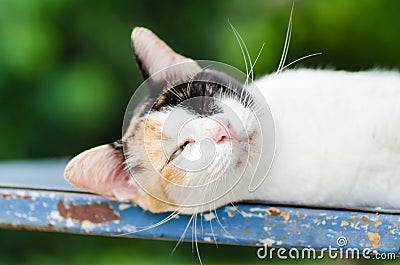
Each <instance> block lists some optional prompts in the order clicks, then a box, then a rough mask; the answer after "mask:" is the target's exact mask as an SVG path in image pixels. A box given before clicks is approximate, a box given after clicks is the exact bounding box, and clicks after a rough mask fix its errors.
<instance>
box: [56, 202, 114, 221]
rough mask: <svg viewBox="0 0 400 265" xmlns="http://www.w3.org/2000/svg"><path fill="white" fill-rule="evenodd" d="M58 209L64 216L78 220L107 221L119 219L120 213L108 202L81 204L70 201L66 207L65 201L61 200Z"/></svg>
mask: <svg viewBox="0 0 400 265" xmlns="http://www.w3.org/2000/svg"><path fill="white" fill-rule="evenodd" d="M57 209H58V212H59V214H60V215H61V216H62V217H64V218H71V219H75V220H78V221H90V222H92V223H105V222H111V221H114V220H118V219H119V216H118V214H117V213H116V212H115V211H114V210H113V208H111V206H110V205H109V204H108V203H106V202H101V203H93V204H80V205H74V204H72V203H69V205H68V207H65V205H64V202H63V201H62V200H59V201H58V203H57Z"/></svg>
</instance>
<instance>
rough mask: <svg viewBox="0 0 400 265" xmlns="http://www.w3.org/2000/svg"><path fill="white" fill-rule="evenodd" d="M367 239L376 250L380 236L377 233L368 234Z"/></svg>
mask: <svg viewBox="0 0 400 265" xmlns="http://www.w3.org/2000/svg"><path fill="white" fill-rule="evenodd" d="M368 239H369V241H371V244H372V246H373V247H374V248H378V247H379V246H380V245H381V243H380V241H381V236H380V235H379V234H378V233H373V232H368Z"/></svg>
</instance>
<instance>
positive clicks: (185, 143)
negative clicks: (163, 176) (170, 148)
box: [169, 141, 191, 161]
mask: <svg viewBox="0 0 400 265" xmlns="http://www.w3.org/2000/svg"><path fill="white" fill-rule="evenodd" d="M190 143H191V141H185V142H184V143H183V144H181V145H180V146H179V147H178V149H176V150H175V152H173V153H172V155H171V157H170V158H169V161H172V160H174V159H175V158H177V157H178V156H179V155H180V154H181V153H182V152H183V149H185V147H186V146H187V145H188V144H190Z"/></svg>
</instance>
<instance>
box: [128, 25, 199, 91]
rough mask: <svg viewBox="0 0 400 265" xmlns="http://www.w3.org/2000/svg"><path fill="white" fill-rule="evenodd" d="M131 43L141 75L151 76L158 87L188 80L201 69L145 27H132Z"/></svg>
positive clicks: (146, 77)
mask: <svg viewBox="0 0 400 265" xmlns="http://www.w3.org/2000/svg"><path fill="white" fill-rule="evenodd" d="M131 44H132V49H133V52H134V55H135V58H136V62H137V64H138V66H139V69H140V71H141V72H142V75H143V77H144V78H145V79H148V78H149V77H152V79H151V82H152V83H154V84H158V85H159V87H162V86H163V85H165V83H169V84H175V83H177V82H179V81H185V80H189V79H190V78H191V77H193V76H194V75H196V74H197V73H199V72H200V71H201V67H200V66H199V65H198V64H197V63H196V62H195V61H193V60H192V59H189V58H186V57H184V56H182V55H180V54H178V53H176V52H174V51H173V50H172V49H171V48H170V47H169V46H168V45H167V44H166V43H165V42H163V41H162V40H161V39H159V38H158V37H157V36H156V35H155V34H154V33H153V32H151V31H150V30H148V29H146V28H142V27H136V28H134V29H133V31H132V35H131ZM171 66H174V67H171ZM153 74H156V75H154V76H153ZM159 87H158V88H159ZM150 89H152V88H151V87H150ZM157 92H160V91H157Z"/></svg>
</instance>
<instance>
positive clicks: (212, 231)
mask: <svg viewBox="0 0 400 265" xmlns="http://www.w3.org/2000/svg"><path fill="white" fill-rule="evenodd" d="M209 212H210V213H212V209H211V204H210V205H209ZM211 220H212V219H211V218H210V220H208V221H209V223H210V229H211V235H212V237H213V239H214V243H215V246H216V247H217V248H218V242H217V238H216V237H215V233H214V228H213V225H212V221H211Z"/></svg>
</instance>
